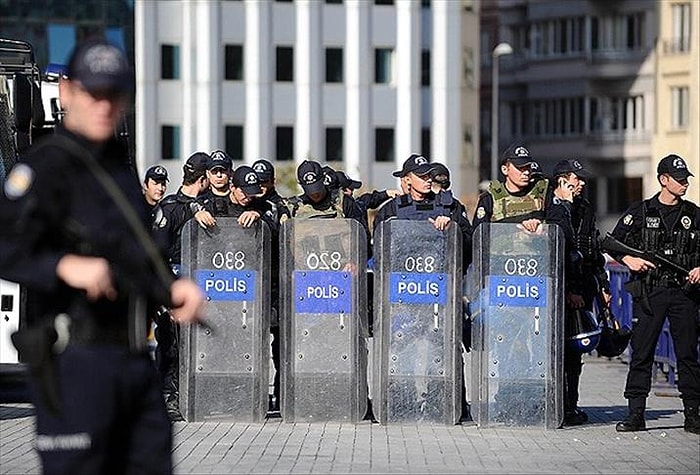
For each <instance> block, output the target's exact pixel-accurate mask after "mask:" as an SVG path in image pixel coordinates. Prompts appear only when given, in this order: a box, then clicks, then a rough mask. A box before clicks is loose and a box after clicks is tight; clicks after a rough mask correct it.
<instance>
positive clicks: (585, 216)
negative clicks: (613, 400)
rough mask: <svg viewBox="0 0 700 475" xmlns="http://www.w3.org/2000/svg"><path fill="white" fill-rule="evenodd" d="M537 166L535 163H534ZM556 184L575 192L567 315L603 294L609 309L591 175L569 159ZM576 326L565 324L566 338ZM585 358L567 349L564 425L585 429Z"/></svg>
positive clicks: (557, 172)
mask: <svg viewBox="0 0 700 475" xmlns="http://www.w3.org/2000/svg"><path fill="white" fill-rule="evenodd" d="M533 163H534V162H533ZM552 175H553V182H556V183H562V184H567V185H569V186H570V188H571V189H572V192H573V202H572V204H571V225H572V230H573V240H572V243H571V249H570V251H574V252H576V254H575V256H576V259H575V262H570V263H569V265H568V266H567V273H566V282H565V289H566V305H567V307H568V309H569V312H567V315H569V316H570V315H574V313H573V311H574V310H576V309H584V310H587V311H593V304H594V301H595V299H596V297H597V296H598V295H599V294H600V295H602V296H603V298H604V299H605V301H603V302H601V304H603V305H607V304H609V302H610V281H609V280H608V276H607V273H606V271H605V256H604V255H603V252H602V250H601V248H600V232H599V231H598V227H597V224H596V216H595V210H594V209H593V206H592V205H591V203H590V201H588V199H587V198H586V196H585V193H584V187H585V185H586V181H587V180H588V179H589V178H590V176H591V174H590V173H589V172H588V170H586V169H585V168H584V166H583V165H582V164H581V162H580V161H579V160H576V159H565V160H561V161H559V162H558V163H557V164H556V165H555V166H554V171H553V172H552ZM573 323H574V322H573V321H572V319H571V318H567V319H566V320H565V328H566V327H569V328H566V331H565V333H566V336H567V338H568V337H569V335H570V333H571V326H572V324H573ZM581 357H582V354H581V352H580V351H579V350H578V348H576V347H574V346H573V345H565V346H564V425H568V426H573V425H581V424H583V423H585V422H587V421H588V415H587V414H586V413H585V412H584V411H583V410H581V409H579V407H578V398H579V381H580V378H581V369H582V366H583V363H582V360H581Z"/></svg>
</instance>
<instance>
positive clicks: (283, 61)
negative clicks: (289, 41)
mask: <svg viewBox="0 0 700 475" xmlns="http://www.w3.org/2000/svg"><path fill="white" fill-rule="evenodd" d="M276 65H277V72H276V75H275V79H277V80H278V81H284V82H291V81H294V48H292V47H291V46H278V47H277V50H276Z"/></svg>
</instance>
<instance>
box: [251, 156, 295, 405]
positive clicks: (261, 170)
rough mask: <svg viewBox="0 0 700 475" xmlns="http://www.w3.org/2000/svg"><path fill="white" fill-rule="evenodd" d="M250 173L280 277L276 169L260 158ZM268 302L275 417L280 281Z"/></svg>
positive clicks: (274, 284) (282, 209)
mask: <svg viewBox="0 0 700 475" xmlns="http://www.w3.org/2000/svg"><path fill="white" fill-rule="evenodd" d="M252 167H253V170H255V173H256V174H257V175H258V179H259V180H260V188H262V195H260V196H258V197H256V198H255V201H256V202H257V206H258V207H259V208H260V209H261V211H262V212H263V219H266V221H267V222H268V224H269V225H270V226H271V227H270V230H271V231H272V232H271V233H270V234H271V241H272V255H271V256H270V270H271V275H273V276H277V275H279V268H280V245H279V242H280V237H279V222H280V217H281V216H282V215H283V214H284V215H285V216H286V217H289V215H288V210H287V208H286V207H285V204H284V198H283V197H282V196H281V195H280V194H279V193H278V192H277V188H276V187H275V167H274V166H273V165H272V163H271V162H270V161H268V160H266V159H264V158H259V159H257V160H256V161H254V162H253V164H252ZM270 300H271V307H272V309H271V315H270V334H271V335H272V341H271V342H270V344H271V347H272V366H273V367H274V370H275V377H274V380H273V390H272V394H271V395H270V396H269V398H270V399H269V403H268V411H269V412H274V413H278V412H279V409H280V384H281V371H282V367H281V365H280V327H279V279H277V278H273V279H272V282H271V283H270Z"/></svg>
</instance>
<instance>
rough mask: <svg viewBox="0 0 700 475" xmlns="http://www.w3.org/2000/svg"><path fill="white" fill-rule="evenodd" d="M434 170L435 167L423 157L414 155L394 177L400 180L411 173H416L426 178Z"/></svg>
mask: <svg viewBox="0 0 700 475" xmlns="http://www.w3.org/2000/svg"><path fill="white" fill-rule="evenodd" d="M432 170H433V165H432V164H431V163H430V162H429V161H428V159H427V158H425V157H424V156H422V155H418V154H417V153H412V154H411V156H410V157H408V158H407V159H406V161H405V162H403V167H401V170H397V171H395V172H394V173H392V175H394V176H395V177H398V178H402V177H405V176H406V175H408V174H409V173H415V174H416V175H418V176H425V175H427V174H428V173H430V172H431V171H432Z"/></svg>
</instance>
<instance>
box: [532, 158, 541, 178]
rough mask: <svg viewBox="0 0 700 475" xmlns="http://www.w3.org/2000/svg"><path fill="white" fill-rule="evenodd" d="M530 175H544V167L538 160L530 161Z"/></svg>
mask: <svg viewBox="0 0 700 475" xmlns="http://www.w3.org/2000/svg"><path fill="white" fill-rule="evenodd" d="M530 176H531V177H533V178H534V177H543V176H544V172H543V171H542V167H540V164H539V163H537V162H534V161H533V162H530Z"/></svg>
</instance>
